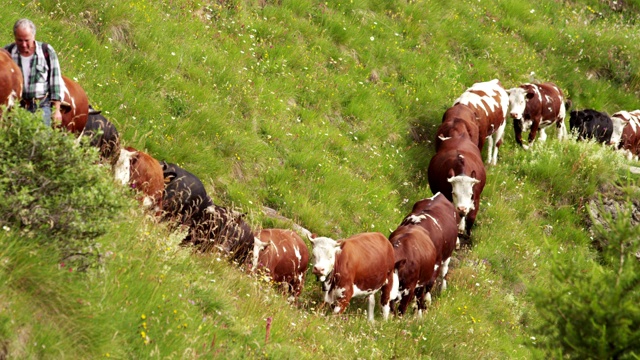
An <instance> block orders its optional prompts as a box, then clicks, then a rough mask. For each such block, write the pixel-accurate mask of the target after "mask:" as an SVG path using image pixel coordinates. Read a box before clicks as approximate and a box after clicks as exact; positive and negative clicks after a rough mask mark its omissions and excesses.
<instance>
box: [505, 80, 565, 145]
mask: <svg viewBox="0 0 640 360" xmlns="http://www.w3.org/2000/svg"><path fill="white" fill-rule="evenodd" d="M507 93H508V94H509V106H510V110H509V114H510V115H511V117H512V118H513V128H514V131H515V136H516V142H517V143H518V144H519V145H520V146H522V148H524V149H525V150H527V149H529V147H530V146H531V145H532V144H533V141H534V140H535V139H536V136H537V134H538V131H540V140H539V141H541V142H544V141H545V140H546V139H547V134H546V133H545V128H546V127H548V126H550V125H552V124H556V126H557V128H558V139H559V140H562V139H564V138H565V137H567V128H566V126H565V124H564V118H565V116H566V110H567V108H568V107H570V103H569V102H567V103H565V99H564V95H563V93H562V90H560V88H559V87H557V86H556V85H555V84H553V83H550V82H547V83H543V84H530V83H527V84H523V85H520V86H519V87H516V88H512V89H509V90H507ZM525 131H529V141H528V142H527V143H526V144H525V143H523V141H522V133H523V132H525Z"/></svg>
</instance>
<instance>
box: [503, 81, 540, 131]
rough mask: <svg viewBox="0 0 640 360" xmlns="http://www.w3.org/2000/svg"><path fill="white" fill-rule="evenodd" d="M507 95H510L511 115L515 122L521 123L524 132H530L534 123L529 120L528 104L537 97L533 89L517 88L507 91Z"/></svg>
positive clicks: (528, 87)
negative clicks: (526, 111) (527, 113)
mask: <svg viewBox="0 0 640 360" xmlns="http://www.w3.org/2000/svg"><path fill="white" fill-rule="evenodd" d="M507 94H509V115H510V116H511V118H513V121H514V122H516V121H517V122H519V123H520V128H521V129H522V131H528V130H529V128H531V125H532V123H533V122H532V121H531V119H528V116H526V114H525V110H526V108H527V102H528V101H529V100H531V99H532V98H533V97H534V96H535V93H534V90H533V88H532V87H530V86H527V87H517V88H513V89H509V90H507Z"/></svg>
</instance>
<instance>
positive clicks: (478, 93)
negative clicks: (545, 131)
mask: <svg viewBox="0 0 640 360" xmlns="http://www.w3.org/2000/svg"><path fill="white" fill-rule="evenodd" d="M456 104H462V105H466V106H468V107H469V108H470V109H471V110H472V111H473V113H474V114H475V120H476V121H477V123H478V130H479V140H478V148H479V149H480V151H482V148H483V147H484V141H485V139H486V140H487V141H488V143H489V145H488V147H487V164H489V165H495V164H496V163H497V162H498V148H499V147H500V145H502V138H503V137H504V129H505V128H506V126H507V110H508V108H509V96H508V95H507V92H506V91H505V89H504V88H503V87H502V84H501V83H500V81H499V80H498V79H493V80H491V81H485V82H479V83H475V84H473V85H472V86H471V87H470V88H468V89H467V90H466V91H465V92H464V93H463V94H462V95H460V97H459V98H458V99H456V101H454V103H453V105H454V106H455V105H456Z"/></svg>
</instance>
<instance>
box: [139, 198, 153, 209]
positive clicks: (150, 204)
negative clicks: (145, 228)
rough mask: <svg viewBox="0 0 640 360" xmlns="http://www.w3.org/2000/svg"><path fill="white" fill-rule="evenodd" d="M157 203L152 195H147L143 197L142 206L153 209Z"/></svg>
mask: <svg viewBox="0 0 640 360" xmlns="http://www.w3.org/2000/svg"><path fill="white" fill-rule="evenodd" d="M153 205H155V201H154V200H153V198H152V197H151V196H145V197H144V198H142V207H143V208H146V209H151V208H152V207H153Z"/></svg>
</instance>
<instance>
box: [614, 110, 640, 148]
mask: <svg viewBox="0 0 640 360" xmlns="http://www.w3.org/2000/svg"><path fill="white" fill-rule="evenodd" d="M611 121H612V122H613V133H612V135H611V141H610V145H613V146H615V148H616V149H619V150H620V151H621V152H622V153H623V154H624V155H625V156H626V157H627V159H629V160H632V159H634V158H635V159H636V160H637V159H638V157H639V156H640V110H634V111H618V112H617V113H615V114H613V115H611Z"/></svg>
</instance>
